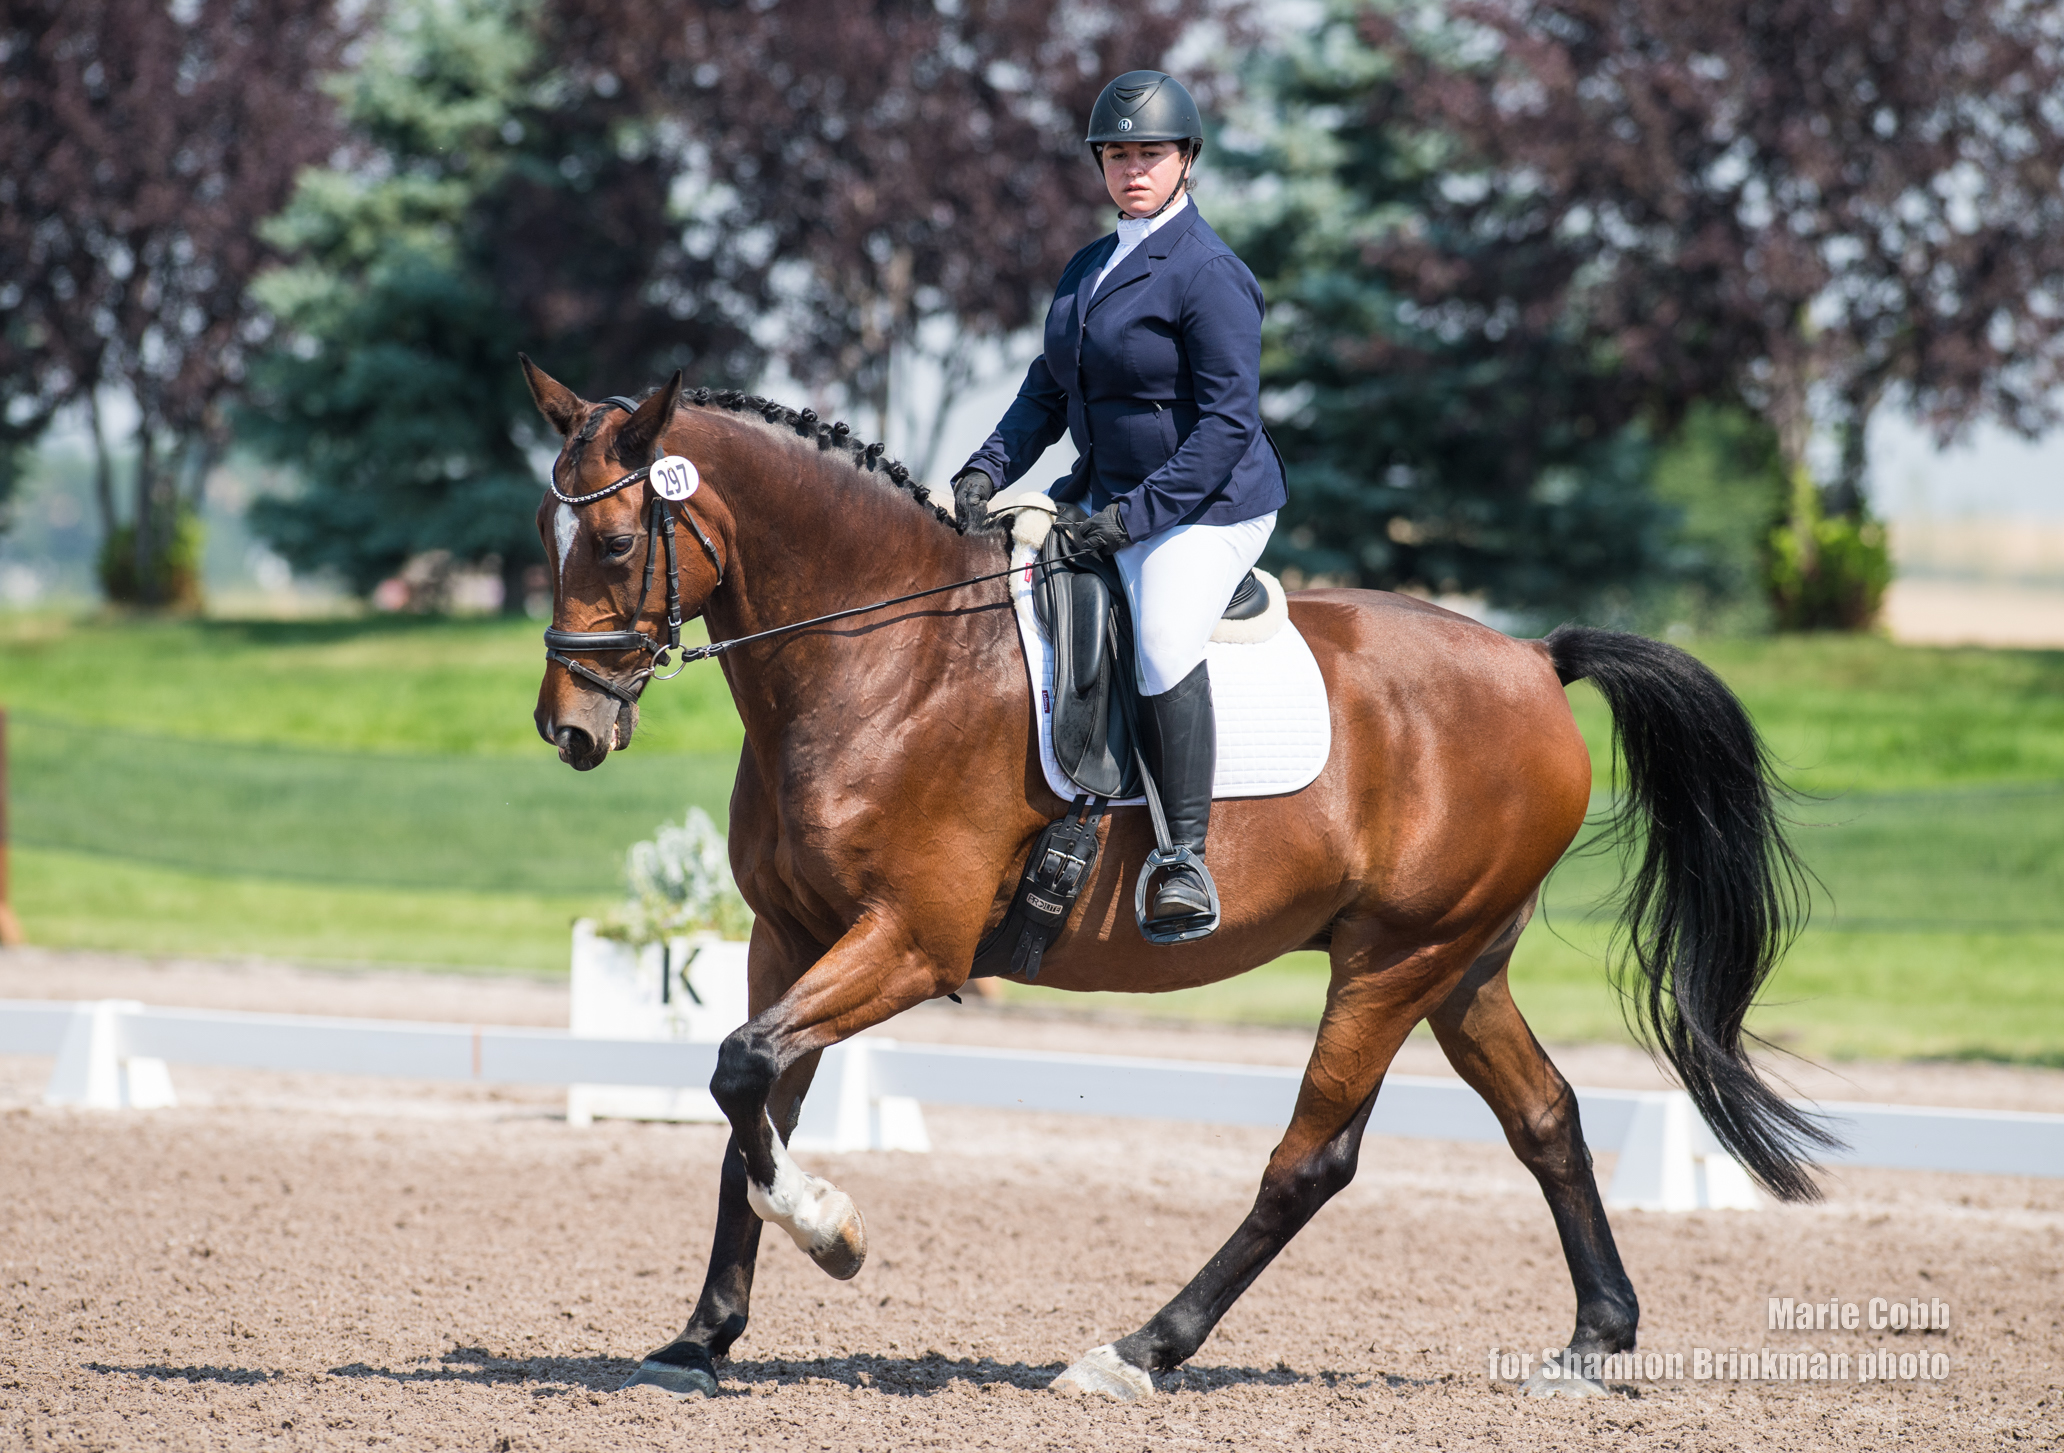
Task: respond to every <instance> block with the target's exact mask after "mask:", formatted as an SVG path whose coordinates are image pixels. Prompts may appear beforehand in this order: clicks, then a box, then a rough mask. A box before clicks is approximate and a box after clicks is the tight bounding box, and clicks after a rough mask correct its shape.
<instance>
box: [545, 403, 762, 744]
mask: <svg viewBox="0 0 2064 1453" xmlns="http://www.w3.org/2000/svg"><path fill="white" fill-rule="evenodd" d="M598 407H601V408H605V409H610V408H616V409H622V410H623V411H624V412H625V413H627V414H628V413H636V412H637V409H638V405H637V403H636V401H634V400H632V399H627V398H624V397H623V396H622V395H620V394H619V395H615V396H613V397H610V398H606V399H604V400H603V401H602V402H601V404H600V405H599V406H598ZM651 475H652V466H651V465H650V464H646V465H645V466H643V467H642V468H639V469H634V470H632V471H631V472H630V473H629V474H626V475H625V476H624V477H623V478H621V479H619V480H616V481H615V482H613V483H611V484H606V485H604V486H603V487H602V488H600V489H598V490H596V491H595V492H594V493H593V494H567V493H565V492H563V491H562V490H561V489H560V488H559V481H558V480H556V479H553V480H550V481H548V482H547V488H549V489H550V490H551V491H552V497H553V498H554V499H556V500H558V501H559V503H561V504H563V505H567V506H569V507H571V508H575V509H578V508H579V507H580V506H582V505H590V504H593V503H595V501H596V500H602V499H608V498H609V497H610V496H611V495H613V494H620V493H621V492H623V491H624V490H627V489H629V488H630V487H631V486H632V485H634V484H639V483H642V482H643V481H644V480H646V479H649V478H650V477H651ZM667 505H668V501H667V499H666V498H665V496H663V495H661V494H660V492H659V491H658V490H654V491H653V492H652V504H651V507H650V509H649V510H648V511H647V512H646V526H645V582H644V584H643V585H641V586H639V587H638V604H637V607H636V608H635V609H634V610H632V612H631V627H630V628H629V629H626V630H620V631H562V630H560V629H559V628H558V627H557V626H548V627H547V628H546V629H545V659H546V660H547V661H554V662H557V663H558V664H559V665H561V666H564V667H565V668H566V669H567V670H568V671H571V672H572V673H573V674H574V675H576V676H578V677H580V679H581V680H583V681H586V682H587V683H589V684H590V685H592V686H596V687H599V688H600V689H602V690H603V691H606V692H608V693H609V694H610V695H611V696H614V697H615V698H616V699H617V700H619V701H622V702H624V703H626V704H628V705H632V706H635V705H637V702H638V698H637V696H636V695H635V694H634V693H633V691H632V687H642V686H643V685H644V684H645V683H646V682H647V681H650V680H659V681H671V680H672V679H673V678H674V677H676V676H678V675H680V674H681V672H682V671H684V670H685V669H687V666H688V662H689V661H690V660H699V659H701V656H702V653H695V654H693V655H691V654H690V653H688V652H682V654H681V659H680V660H679V661H677V662H676V663H675V664H674V669H673V670H672V671H669V672H667V673H666V674H665V675H663V676H662V675H660V674H659V673H660V669H661V668H662V667H664V666H665V665H666V664H667V656H668V654H669V653H671V652H676V651H680V650H681V573H680V563H679V561H677V560H676V559H675V556H674V518H673V512H672V511H671V510H670V509H668V508H667ZM681 518H682V519H684V520H686V521H687V522H688V528H689V529H691V530H693V531H694V532H695V538H696V540H697V541H698V542H699V543H700V544H701V545H702V548H703V552H704V553H705V554H707V555H708V556H709V557H710V564H712V565H714V566H715V567H716V569H717V584H718V585H721V584H723V583H724V559H723V557H722V556H721V555H719V554H718V553H717V547H716V545H715V544H713V543H712V542H711V540H710V537H709V536H708V535H707V534H706V533H704V531H703V528H702V522H701V521H700V520H698V519H696V518H695V514H694V512H693V511H692V510H690V509H689V508H688V507H687V505H686V503H685V502H684V503H683V504H682V506H681ZM662 546H664V548H665V550H666V639H665V640H664V641H655V640H654V639H653V638H652V637H650V636H648V635H646V634H645V633H644V632H643V631H641V630H638V629H637V628H636V627H637V624H638V622H639V621H641V620H643V619H644V617H645V602H646V601H647V600H649V599H651V597H652V571H653V566H654V564H655V562H656V561H657V558H658V555H659V552H660V549H661V548H662ZM711 588H712V589H714V588H715V587H714V586H713V587H711ZM568 651H643V652H645V653H646V654H647V655H649V656H650V657H651V658H652V660H651V662H650V664H648V665H647V666H645V667H644V668H643V669H642V670H641V671H639V672H638V674H637V675H635V676H634V677H632V678H631V683H630V685H629V686H626V685H624V684H622V683H620V682H617V681H613V680H611V679H610V678H609V677H607V676H604V675H603V674H602V673H601V672H600V671H597V670H595V669H594V668H593V667H591V666H589V665H587V664H585V663H584V662H580V661H576V660H574V659H573V658H572V657H571V656H568V655H566V654H565V653H566V652H568Z"/></svg>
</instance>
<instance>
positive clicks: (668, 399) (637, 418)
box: [612, 368, 681, 468]
mask: <svg viewBox="0 0 2064 1453" xmlns="http://www.w3.org/2000/svg"><path fill="white" fill-rule="evenodd" d="M680 401H681V370H680V369H678V368H677V369H675V370H674V376H673V377H672V378H670V379H668V380H667V383H666V387H665V388H663V389H661V390H660V391H659V392H658V393H656V394H654V395H653V396H652V397H651V398H649V399H647V400H645V402H644V403H642V404H640V405H638V412H636V413H635V414H632V415H631V416H630V418H628V419H626V420H625V421H624V426H623V427H622V428H621V429H618V430H617V431H616V442H615V444H614V445H613V446H612V447H613V449H614V451H615V453H616V457H617V458H618V459H620V460H622V461H623V462H624V463H625V464H628V465H631V466H632V467H634V468H635V467H637V466H639V465H642V464H649V463H651V462H652V450H653V447H654V446H655V445H657V444H658V443H659V436H660V435H661V434H664V433H665V432H666V426H667V424H668V422H669V421H670V420H671V419H672V418H673V417H674V405H676V404H678V403H679V402H680Z"/></svg>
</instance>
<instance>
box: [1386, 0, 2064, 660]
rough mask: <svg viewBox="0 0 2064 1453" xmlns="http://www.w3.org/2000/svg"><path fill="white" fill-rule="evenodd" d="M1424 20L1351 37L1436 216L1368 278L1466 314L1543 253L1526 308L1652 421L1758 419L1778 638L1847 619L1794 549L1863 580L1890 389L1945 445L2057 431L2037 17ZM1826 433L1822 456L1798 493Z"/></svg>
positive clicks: (1968, 4)
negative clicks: (1558, 323) (1708, 404)
mask: <svg viewBox="0 0 2064 1453" xmlns="http://www.w3.org/2000/svg"><path fill="white" fill-rule="evenodd" d="M1424 16H1425V12H1409V13H1408V12H1404V11H1400V10H1392V9H1389V8H1381V9H1373V8H1372V9H1369V10H1366V11H1364V12H1363V14H1362V16H1361V18H1360V28H1361V32H1362V36H1363V38H1364V39H1365V40H1366V41H1368V42H1369V43H1370V44H1371V45H1372V46H1373V47H1374V48H1375V50H1376V53H1377V55H1378V56H1379V57H1380V59H1381V61H1382V62H1383V63H1384V65H1385V66H1386V67H1387V68H1388V70H1387V75H1388V77H1390V78H1391V79H1390V82H1389V83H1388V84H1385V85H1383V86H1381V87H1379V88H1377V91H1376V94H1375V96H1374V97H1373V102H1374V109H1372V110H1371V111H1369V112H1366V113H1365V115H1367V116H1368V119H1369V120H1370V121H1371V122H1372V123H1376V124H1381V125H1383V126H1386V127H1388V128H1391V129H1393V130H1395V131H1397V132H1399V133H1400V134H1404V135H1410V136H1413V137H1415V138H1416V144H1419V145H1422V146H1425V147H1427V148H1430V149H1431V150H1432V152H1433V153H1434V154H1436V155H1438V156H1439V157H1440V158H1441V165H1442V167H1443V170H1444V171H1445V173H1446V176H1445V178H1444V181H1443V185H1442V187H1441V188H1440V189H1438V191H1437V192H1436V193H1435V194H1434V196H1433V198H1432V202H1433V205H1432V206H1431V207H1430V208H1429V213H1428V215H1429V218H1430V221H1431V225H1430V226H1429V227H1428V228H1427V229H1426V230H1425V231H1423V232H1421V233H1417V234H1406V233H1399V234H1396V235H1394V236H1393V237H1391V238H1389V239H1387V240H1386V241H1385V242H1384V243H1383V244H1382V245H1381V247H1380V248H1379V251H1380V253H1381V256H1382V258H1383V260H1384V261H1385V263H1386V264H1387V265H1388V266H1389V267H1390V268H1391V269H1392V270H1393V271H1395V272H1396V273H1397V274H1399V275H1400V276H1403V277H1406V278H1409V279H1411V280H1412V292H1413V296H1414V300H1415V301H1416V302H1418V303H1419V304H1421V305H1422V306H1439V305H1440V304H1441V303H1442V302H1443V300H1445V299H1447V298H1449V297H1452V296H1454V295H1456V294H1457V293H1461V294H1463V295H1470V294H1476V295H1479V296H1481V297H1482V298H1484V299H1485V301H1486V302H1488V301H1489V299H1491V298H1493V297H1497V296H1499V294H1500V289H1499V287H1498V285H1497V273H1498V271H1499V270H1500V269H1501V268H1503V267H1505V266H1506V265H1507V261H1508V259H1510V258H1513V257H1516V256H1524V255H1527V254H1530V253H1533V254H1541V255H1544V256H1553V257H1555V258H1557V259H1558V260H1559V265H1560V267H1561V268H1562V270H1563V276H1562V278H1561V279H1560V280H1559V281H1558V282H1557V283H1556V284H1555V286H1554V287H1553V288H1552V289H1550V290H1549V291H1548V292H1547V293H1545V294H1543V295H1541V296H1540V298H1539V300H1538V301H1539V302H1540V303H1542V304H1545V305H1546V306H1547V308H1548V310H1549V311H1550V312H1552V313H1554V314H1556V315H1558V316H1560V317H1563V318H1566V319H1570V320H1574V322H1575V323H1576V324H1577V326H1578V327H1579V329H1580V331H1581V336H1582V337H1583V339H1584V340H1585V341H1586V344H1587V346H1589V347H1590V348H1592V349H1594V350H1595V351H1596V352H1597V353H1598V354H1599V355H1600V356H1601V357H1602V358H1604V359H1606V360H1609V362H1610V365H1611V368H1612V370H1613V371H1614V372H1615V374H1616V375H1619V376H1621V377H1624V378H1627V379H1632V380H1636V381H1638V382H1639V383H1640V384H1641V385H1642V386H1643V387H1645V388H1646V389H1647V390H1649V391H1650V393H1651V395H1652V407H1653V409H1654V410H1655V412H1656V415H1657V416H1658V417H1662V418H1668V417H1671V416H1673V415H1674V414H1675V413H1676V412H1677V411H1679V410H1681V408H1682V406H1683V404H1684V403H1685V402H1686V401H1687V400H1690V399H1692V398H1697V397H1725V396H1733V397H1736V398H1739V399H1742V400H1744V401H1746V402H1747V403H1749V404H1750V405H1752V406H1753V407H1754V408H1755V409H1757V410H1758V411H1759V412H1760V413H1761V414H1762V416H1763V417H1764V418H1765V419H1766V420H1767V421H1768V422H1769V424H1770V425H1771V427H1772V428H1773V429H1774V430H1775V431H1776V435H1777V439H1778V442H1779V446H1780V449H1781V452H1782V455H1783V459H1784V461H1785V465H1786V467H1787V470H1788V472H1789V474H1790V476H1791V478H1792V480H1793V481H1794V489H1793V496H1794V500H1795V503H1794V504H1793V506H1792V517H1791V520H1790V523H1789V530H1788V538H1787V539H1780V540H1779V541H1778V542H1777V544H1778V547H1779V551H1778V553H1779V555H1780V557H1782V556H1784V555H1785V554H1786V552H1789V553H1790V555H1791V557H1792V559H1793V573H1794V574H1795V576H1796V580H1795V581H1794V584H1793V585H1792V587H1791V590H1792V593H1793V598H1792V599H1791V600H1790V601H1788V602H1787V601H1784V600H1781V601H1780V604H1781V605H1788V606H1789V607H1790V608H1791V610H1792V612H1793V617H1794V620H1795V622H1796V623H1798V624H1808V625H1813V624H1846V625H1853V624H1856V623H1858V622H1859V621H1860V619H1861V618H1862V617H1863V616H1865V615H1866V614H1867V613H1868V610H1869V608H1870V605H1871V602H1870V601H1869V600H1868V598H1867V597H1868V594H1869V591H1868V589H1867V587H1868V583H1869V582H1868V580H1867V579H1864V578H1862V577H1861V576H1859V577H1858V580H1857V588H1856V589H1849V588H1847V587H1841V586H1839V583H1838V582H1833V581H1828V580H1820V579H1818V578H1817V577H1819V576H1820V575H1821V573H1822V568H1821V567H1822V562H1821V561H1820V560H1819V559H1818V558H1817V557H1818V555H1819V554H1820V552H1821V550H1822V548H1823V547H1826V548H1827V549H1829V550H1831V551H1833V552H1834V554H1835V555H1838V556H1845V557H1849V558H1853V559H1859V560H1862V561H1863V563H1862V564H1861V565H1859V566H1857V567H1856V568H1857V569H1858V570H1861V571H1863V572H1864V573H1865V575H1867V574H1868V573H1869V571H1870V570H1871V569H1873V568H1876V567H1874V566H1872V565H1871V564H1870V561H1869V559H1868V557H1869V555H1870V553H1871V552H1870V550H1869V548H1868V545H1869V542H1868V541H1867V540H1859V539H1858V538H1856V537H1857V536H1858V535H1859V530H1860V527H1861V521H1862V505H1863V495H1862V478H1861V475H1862V463H1863V450H1862V439H1863V434H1864V429H1865V427H1866V425H1867V423H1868V421H1869V418H1870V415H1871V413H1872V411H1873V410H1874V409H1875V408H1876V407H1877V405H1878V403H1879V402H1880V401H1881V400H1882V399H1884V398H1885V397H1886V396H1887V394H1888V392H1890V391H1894V390H1896V391H1898V392H1899V393H1900V394H1901V395H1903V397H1904V399H1905V400H1906V401H1907V403H1908V405H1909V406H1910V407H1911V408H1912V409H1913V410H1914V411H1915V412H1916V413H1917V414H1919V415H1920V416H1921V417H1922V418H1924V419H1926V420H1928V421H1930V422H1931V423H1933V424H1934V425H1935V426H1936V428H1937V429H1938V430H1939V431H1940V432H1941V433H1942V434H1943V435H1944V436H1949V435H1953V434H1954V433H1956V432H1957V431H1958V430H1960V429H1961V428H1963V427H1964V426H1966V425H1967V424H1969V423H1970V422H1971V421H1973V420H1974V419H1977V418H1979V417H1981V416H1988V415H1989V416H1991V417H1993V418H1996V419H1998V420H2000V421H2001V422H2003V423H2005V424H2007V425H2008V426H2010V427H2013V428H2016V429H2020V430H2022V431H2024V432H2028V433H2034V432H2037V431H2039V430H2040V429H2042V428H2044V427H2046V426H2047V425H2048V424H2050V423H2051V422H2053V421H2054V418H2055V407H2054V403H2053V399H2054V397H2055V389H2056V387H2057V385H2058V383H2059V381H2060V380H2059V364H2060V360H2064V346H2060V345H2064V186H2060V175H2064V101H2060V97H2064V22H2060V20H2059V12H2058V10H2057V9H2056V7H2054V6H2048V5H2032V4H2028V3H2025V0H1719V3H1715V0H1459V3H1456V4H1453V5H1449V6H1446V7H1444V9H1443V10H1442V12H1441V14H1440V16H1439V18H1438V19H1436V20H1426V19H1425V18H1424ZM1512 301H1513V303H1514V305H1515V306H1518V307H1520V308H1521V309H1522V310H1524V308H1525V306H1526V305H1527V303H1528V301H1529V300H1528V299H1527V298H1526V297H1525V296H1523V295H1521V296H1515V297H1514V298H1513V299H1512ZM1477 312H1478V313H1479V314H1480V316H1481V317H1482V319H1483V320H1485V323H1486V324H1487V323H1488V321H1489V320H1491V319H1495V318H1497V317H1498V316H1500V309H1499V308H1498V307H1495V306H1481V305H1479V307H1478V309H1477ZM1479 326H1481V325H1479ZM1822 431H1825V432H1826V433H1827V434H1828V435H1830V436H1832V438H1833V439H1834V440H1835V441H1836V443H1837V444H1838V457H1839V460H1840V463H1839V465H1838V466H1837V467H1836V468H1835V469H1833V470H1831V471H1824V473H1825V474H1826V477H1825V478H1823V479H1820V480H1819V481H1818V483H1819V484H1820V485H1821V488H1820V489H1819V490H1818V492H1817V494H1816V492H1815V491H1814V489H1813V488H1812V487H1811V485H1812V478H1811V474H1810V469H1811V464H1810V457H1811V456H1810V449H1811V446H1812V444H1813V442H1814V439H1815V437H1816V434H1817V433H1820V432H1822ZM1823 514H1824V515H1825V516H1826V517H1827V518H1825V519H1821V518H1818V517H1819V516H1821V515H1823ZM1845 531H1846V533H1845ZM1878 558H1879V559H1880V560H1881V559H1882V552H1881V550H1880V551H1879V556H1878ZM1780 563H1782V560H1781V561H1780ZM1830 568H1832V566H1831V567H1830Z"/></svg>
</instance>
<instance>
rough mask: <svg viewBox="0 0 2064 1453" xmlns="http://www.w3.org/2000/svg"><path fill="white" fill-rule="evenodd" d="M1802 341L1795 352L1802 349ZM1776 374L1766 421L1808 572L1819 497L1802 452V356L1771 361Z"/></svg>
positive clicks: (1808, 435) (1807, 434)
mask: <svg viewBox="0 0 2064 1453" xmlns="http://www.w3.org/2000/svg"><path fill="white" fill-rule="evenodd" d="M1805 351H1806V350H1805V346H1804V341H1803V340H1801V341H1800V344H1799V353H1800V354H1804V353H1805ZM1775 362H1776V367H1775V370H1774V371H1775V374H1776V377H1775V378H1774V379H1773V380H1772V382H1771V389H1770V425H1771V428H1773V429H1774V430H1776V432H1777V452H1778V457H1779V458H1780V459H1781V460H1782V461H1783V463H1784V477H1785V487H1786V493H1785V524H1786V525H1787V526H1789V527H1790V528H1791V530H1792V533H1793V536H1794V538H1795V539H1796V540H1797V541H1798V547H1799V555H1800V561H1799V563H1800V567H1801V569H1802V570H1804V571H1805V573H1806V574H1808V575H1811V574H1812V573H1813V571H1814V568H1815V567H1816V565H1817V564H1818V563H1819V562H1818V555H1819V548H1818V541H1817V540H1816V539H1815V538H1814V530H1813V526H1814V524H1815V519H1814V516H1815V514H1816V513H1817V512H1818V511H1817V509H1816V506H1817V505H1818V503H1819V501H1818V499H1817V498H1815V497H1814V496H1813V493H1812V491H1813V473H1812V470H1811V469H1810V468H1808V466H1807V462H1806V452H1807V449H1808V447H1809V446H1810V445H1811V444H1812V442H1813V410H1812V404H1811V402H1810V400H1809V399H1808V397H1807V370H1806V366H1805V359H1804V358H1803V357H1794V358H1790V359H1778V360H1776V361H1775Z"/></svg>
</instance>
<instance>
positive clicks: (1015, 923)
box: [968, 797, 1110, 980]
mask: <svg viewBox="0 0 2064 1453" xmlns="http://www.w3.org/2000/svg"><path fill="white" fill-rule="evenodd" d="M1109 805H1110V804H1109V803H1108V802H1107V801H1106V800H1105V799H1104V798H1101V797H1078V798H1076V799H1075V802H1074V805H1073V806H1071V807H1070V808H1069V809H1068V813H1067V815H1066V816H1065V817H1061V818H1059V819H1057V820H1055V821H1053V822H1050V823H1048V824H1047V825H1046V830H1045V831H1044V832H1042V833H1040V834H1039V840H1038V841H1037V842H1035V843H1033V844H1032V856H1030V857H1029V858H1027V859H1026V860H1025V874H1024V876H1023V877H1022V878H1020V879H1019V880H1018V891H1017V895H1016V896H1015V897H1013V898H1012V899H1011V905H1010V908H1009V910H1008V911H1007V912H1005V914H1004V915H1003V922H1002V923H1000V924H998V925H997V926H996V930H995V932H993V933H991V934H990V935H989V936H988V937H987V938H985V939H983V940H982V943H981V946H980V947H979V948H977V949H976V950H975V963H974V967H973V968H972V969H971V970H969V972H968V977H969V978H971V979H982V978H993V977H997V976H1000V975H1003V974H1022V975H1024V976H1025V978H1026V979H1028V980H1030V979H1036V978H1038V977H1039V962H1040V960H1041V958H1043V957H1044V956H1045V954H1046V950H1047V946H1048V945H1050V944H1051V943H1052V942H1053V941H1054V940H1055V939H1056V938H1058V937H1060V933H1061V930H1062V929H1063V928H1065V927H1066V926H1067V923H1068V915H1069V914H1070V913H1072V912H1074V911H1075V900H1076V898H1077V897H1078V896H1080V894H1081V892H1082V885H1083V884H1084V883H1086V882H1088V881H1089V874H1090V870H1091V869H1092V868H1094V867H1095V866H1096V860H1097V823H1098V822H1099V821H1100V820H1101V819H1102V818H1103V815H1104V809H1105V808H1106V807H1108V806H1109Z"/></svg>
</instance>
